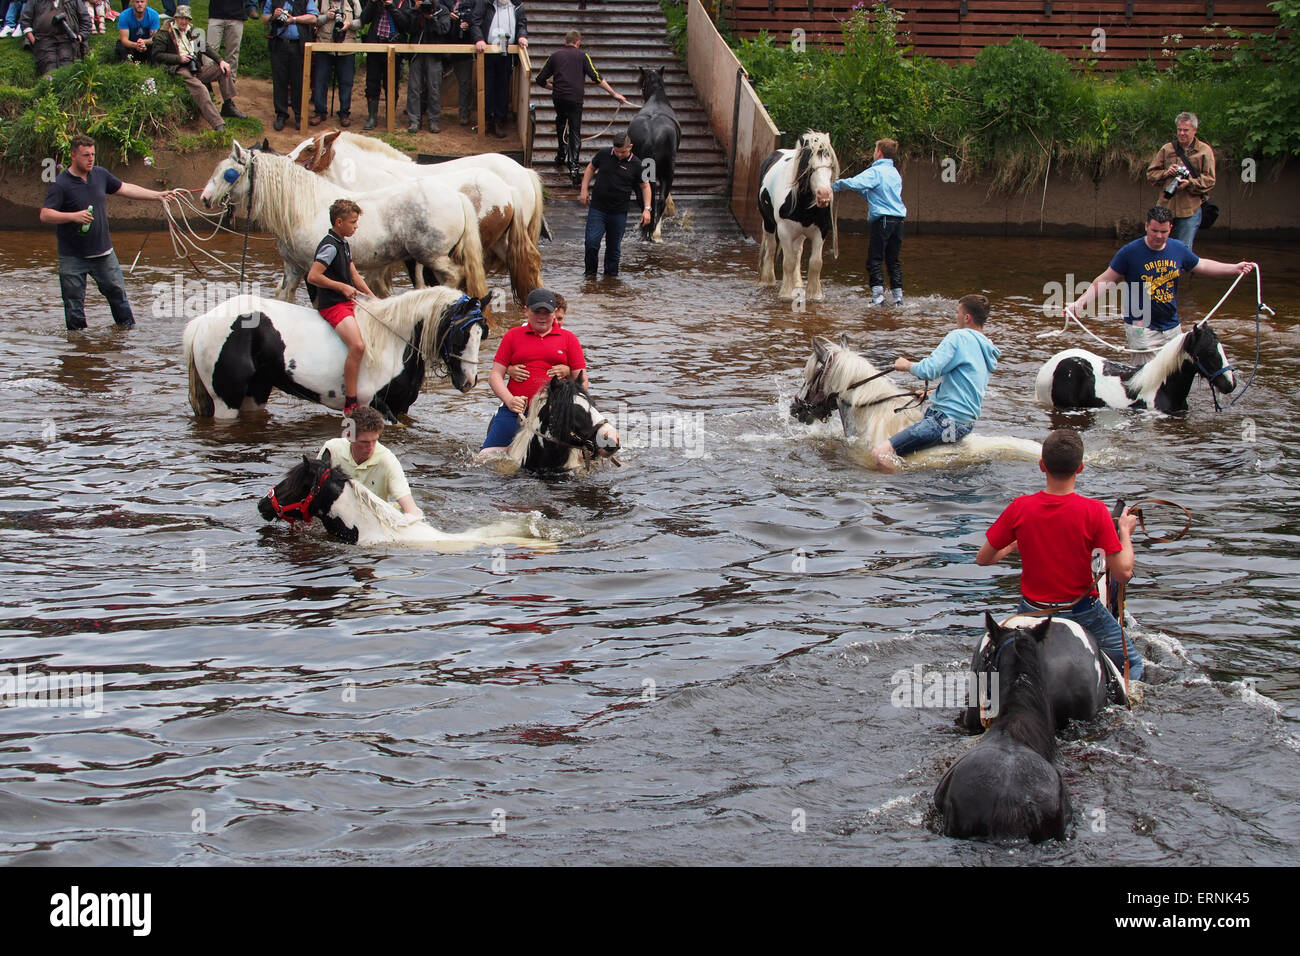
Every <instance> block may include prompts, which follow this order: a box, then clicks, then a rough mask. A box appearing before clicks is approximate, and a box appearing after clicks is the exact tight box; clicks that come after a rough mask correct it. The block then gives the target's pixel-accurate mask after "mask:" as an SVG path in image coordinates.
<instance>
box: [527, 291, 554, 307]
mask: <svg viewBox="0 0 1300 956" xmlns="http://www.w3.org/2000/svg"><path fill="white" fill-rule="evenodd" d="M524 304H525V305H527V306H528V308H529V309H530V310H531V311H534V312H541V311H543V310H544V311H546V312H554V311H555V293H554V292H552V291H551V290H550V289H534V290H533V291H532V292H530V293H528V301H527V302H526V303H524Z"/></svg>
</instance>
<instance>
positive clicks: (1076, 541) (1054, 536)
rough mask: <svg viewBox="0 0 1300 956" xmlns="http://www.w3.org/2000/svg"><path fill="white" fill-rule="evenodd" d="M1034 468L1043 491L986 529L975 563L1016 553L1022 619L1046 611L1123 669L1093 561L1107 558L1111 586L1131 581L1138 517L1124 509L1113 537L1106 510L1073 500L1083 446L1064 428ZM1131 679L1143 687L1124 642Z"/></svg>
mask: <svg viewBox="0 0 1300 956" xmlns="http://www.w3.org/2000/svg"><path fill="white" fill-rule="evenodd" d="M1038 467H1039V468H1040V469H1041V470H1042V471H1043V473H1044V474H1046V475H1047V489H1046V490H1045V491H1040V492H1038V493H1037V494H1033V495H1021V496H1020V497H1019V498H1016V499H1015V500H1014V501H1012V502H1011V504H1010V505H1008V506H1007V509H1006V510H1005V511H1004V512H1002V514H1001V516H999V518H998V520H997V521H995V522H993V526H992V527H991V528H989V530H988V538H987V540H986V541H985V542H984V545H983V547H981V548H980V552H979V554H978V555H976V557H975V562H976V563H977V564H980V565H989V564H997V563H998V562H999V561H1001V560H1002V559H1003V558H1004V557H1006V556H1007V555H1008V554H1010V553H1011V552H1012V551H1016V550H1019V551H1020V561H1021V571H1020V612H1021V613H1022V614H1024V613H1027V612H1030V611H1043V610H1047V609H1051V610H1052V615H1053V616H1054V617H1064V618H1069V619H1070V620H1072V621H1076V622H1077V623H1079V624H1081V625H1082V626H1083V627H1084V628H1086V629H1087V630H1088V631H1089V632H1091V633H1092V635H1093V637H1095V638H1096V639H1097V644H1098V645H1099V646H1100V647H1101V649H1102V651H1103V652H1105V654H1106V656H1107V657H1109V658H1110V659H1111V661H1113V662H1114V664H1115V666H1116V667H1118V668H1119V669H1120V670H1121V671H1122V670H1123V669H1124V641H1123V637H1122V635H1121V633H1120V627H1119V624H1118V622H1116V620H1115V618H1114V617H1113V616H1112V615H1111V613H1110V611H1108V610H1106V605H1105V603H1104V602H1102V601H1100V600H1098V597H1097V587H1096V584H1095V583H1094V578H1095V574H1094V572H1093V564H1092V560H1093V555H1094V554H1097V553H1098V552H1100V553H1101V554H1104V555H1105V558H1106V570H1107V571H1108V572H1109V574H1110V576H1111V578H1112V579H1113V580H1115V581H1120V582H1124V581H1128V580H1129V578H1131V577H1133V537H1132V536H1133V529H1134V528H1135V527H1136V526H1137V517H1136V516H1135V515H1131V514H1129V510H1128V509H1127V508H1125V509H1124V513H1123V514H1122V515H1120V518H1119V534H1118V535H1116V533H1115V524H1114V522H1113V521H1112V519H1111V516H1110V511H1109V510H1108V509H1107V508H1106V506H1105V505H1104V504H1102V503H1101V502H1100V501H1097V500H1096V499H1095V498H1085V497H1083V496H1082V495H1078V494H1075V492H1074V480H1075V477H1076V476H1077V475H1078V474H1079V473H1080V472H1081V471H1083V439H1082V438H1080V437H1079V434H1078V432H1075V431H1071V430H1070V429H1068V428H1062V429H1059V430H1057V431H1054V432H1052V433H1051V434H1050V435H1048V436H1047V440H1046V441H1045V442H1043V457H1042V458H1041V459H1040V460H1039V462H1038ZM1128 661H1129V666H1130V677H1131V678H1132V679H1133V680H1141V679H1142V676H1143V668H1142V658H1141V656H1140V655H1139V654H1138V652H1137V648H1136V647H1134V646H1133V642H1131V641H1130V642H1129V643H1128Z"/></svg>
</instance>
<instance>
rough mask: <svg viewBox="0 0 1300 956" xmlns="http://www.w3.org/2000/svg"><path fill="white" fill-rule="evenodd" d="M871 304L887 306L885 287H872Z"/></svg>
mask: <svg viewBox="0 0 1300 956" xmlns="http://www.w3.org/2000/svg"><path fill="white" fill-rule="evenodd" d="M871 304H872V305H884V304H885V287H884V286H883V285H873V286H872V287H871Z"/></svg>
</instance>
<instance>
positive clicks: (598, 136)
mask: <svg viewBox="0 0 1300 956" xmlns="http://www.w3.org/2000/svg"><path fill="white" fill-rule="evenodd" d="M622 110H623V104H622V103H619V104H618V107H617V108H616V109H615V110H614V118H613V119H611V120H610V121H609V122H608V123H606V124H605V129H602V130H601V131H600V132H599V133H596V134H594V135H592V136H588V137H587V138H586V139H584V140H582V142H584V143H590V142H591V141H592V140H593V139H599V138H600V137H602V136H604V135H605V130H607V129H609V128H610V127H611V126H613V125H614V120H617V119H618V114H619V113H620V112H622Z"/></svg>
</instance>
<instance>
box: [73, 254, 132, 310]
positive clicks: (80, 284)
mask: <svg viewBox="0 0 1300 956" xmlns="http://www.w3.org/2000/svg"><path fill="white" fill-rule="evenodd" d="M87 273H89V274H90V275H91V276H92V277H93V278H94V280H95V285H96V286H98V287H99V291H100V292H101V293H103V295H104V298H106V299H107V300H108V307H109V309H110V310H111V311H112V313H113V321H114V322H116V323H117V324H118V325H121V326H132V325H135V316H134V315H132V314H131V303H130V302H128V301H127V300H126V284H125V283H124V282H123V280H122V267H121V266H120V265H118V262H117V254H116V253H114V252H110V253H109V254H108V255H106V256H96V257H95V258H93V259H82V258H81V257H80V256H59V289H60V290H61V291H62V292H63V320H64V322H65V323H67V326H68V328H69V329H84V328H85V327H86V309H85V302H86V274H87Z"/></svg>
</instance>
